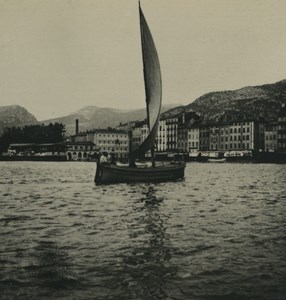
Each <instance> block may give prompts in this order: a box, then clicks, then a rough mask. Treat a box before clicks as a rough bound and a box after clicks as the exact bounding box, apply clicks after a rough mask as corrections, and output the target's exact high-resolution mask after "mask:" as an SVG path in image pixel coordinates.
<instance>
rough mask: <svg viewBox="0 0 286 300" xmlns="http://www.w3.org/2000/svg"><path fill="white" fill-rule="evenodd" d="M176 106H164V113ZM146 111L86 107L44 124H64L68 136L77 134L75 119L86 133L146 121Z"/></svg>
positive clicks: (46, 121)
mask: <svg viewBox="0 0 286 300" xmlns="http://www.w3.org/2000/svg"><path fill="white" fill-rule="evenodd" d="M175 106H176V105H174V104H170V105H163V106H162V111H163V112H164V111H167V110H169V109H171V108H173V107H175ZM145 118H146V109H145V108H142V109H136V110H123V109H114V108H109V107H97V106H86V107H84V108H82V109H80V110H78V111H76V112H74V113H72V114H70V115H68V116H65V117H60V118H56V119H50V120H45V121H42V122H41V123H43V124H49V123H55V122H58V123H63V124H65V126H66V131H67V135H69V134H74V133H75V119H78V120H79V130H80V131H85V130H87V129H92V128H107V127H116V126H118V125H119V124H120V123H126V122H129V121H136V120H144V119H145Z"/></svg>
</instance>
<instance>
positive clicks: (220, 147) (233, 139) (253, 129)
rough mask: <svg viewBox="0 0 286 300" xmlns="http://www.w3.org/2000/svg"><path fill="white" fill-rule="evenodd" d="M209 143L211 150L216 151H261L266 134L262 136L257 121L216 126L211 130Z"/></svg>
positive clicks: (211, 127) (212, 126)
mask: <svg viewBox="0 0 286 300" xmlns="http://www.w3.org/2000/svg"><path fill="white" fill-rule="evenodd" d="M263 128H264V127H263ZM261 136H262V137H263V138H261ZM261 139H263V142H260V141H261ZM209 143H210V146H209V150H214V151H242V150H259V148H260V147H261V145H263V144H264V132H263V135H261V132H260V124H259V123H257V122H255V121H242V122H233V123H227V124H216V125H211V126H210V128H209ZM200 150H202V149H200Z"/></svg>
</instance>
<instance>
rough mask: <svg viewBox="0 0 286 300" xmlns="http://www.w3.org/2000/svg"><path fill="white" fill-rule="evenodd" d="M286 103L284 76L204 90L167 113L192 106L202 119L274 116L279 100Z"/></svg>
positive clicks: (216, 119)
mask: <svg viewBox="0 0 286 300" xmlns="http://www.w3.org/2000/svg"><path fill="white" fill-rule="evenodd" d="M282 103H286V80H282V81H279V82H276V83H273V84H265V85H261V86H248V87H244V88H241V89H238V90H234V91H221V92H212V93H208V94H205V95H203V96H201V97H199V98H198V99H196V100H195V101H194V102H192V103H190V104H189V105H186V106H185V107H184V106H181V107H177V108H175V109H172V110H170V111H168V112H166V114H168V115H170V116H171V115H172V114H176V113H178V112H179V111H182V110H186V111H189V110H194V111H195V112H198V113H200V114H201V115H202V116H203V117H204V119H205V120H207V121H211V122H215V121H220V120H229V121H237V120H241V119H243V118H251V119H255V120H258V119H260V118H264V119H265V120H266V121H270V120H276V119H277V116H278V113H279V110H280V108H281V104H282Z"/></svg>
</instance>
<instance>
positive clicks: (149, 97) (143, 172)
mask: <svg viewBox="0 0 286 300" xmlns="http://www.w3.org/2000/svg"><path fill="white" fill-rule="evenodd" d="M139 18H140V30H141V45H142V57H143V72H144V83H145V93H146V108H147V123H148V127H149V135H148V136H147V137H146V139H145V140H144V141H143V142H142V143H141V144H140V145H139V146H138V147H137V148H135V149H132V142H131V141H132V132H130V133H129V165H128V166H122V165H121V166H117V165H111V164H110V165H108V164H106V165H102V164H101V165H99V164H97V171H96V176H95V182H96V183H97V184H104V183H117V182H126V183H128V182H155V181H156V182H162V181H174V180H178V179H181V178H183V177H184V173H185V167H186V165H185V163H184V162H180V163H174V164H168V165H167V164H166V165H161V166H156V164H155V153H154V152H155V149H154V145H155V139H156V136H157V131H158V124H159V118H160V112H161V102H162V81H161V70H160V64H159V58H158V54H157V50H156V47H155V44H154V41H153V38H152V35H151V32H150V30H149V27H148V25H147V22H146V20H145V17H144V15H143V12H142V9H141V7H140V2H139ZM149 150H151V157H152V165H151V167H148V166H147V167H146V166H143V167H142V166H136V164H135V159H136V158H138V157H140V156H143V155H144V154H145V153H146V152H147V151H149Z"/></svg>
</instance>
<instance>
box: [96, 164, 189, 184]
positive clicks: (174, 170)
mask: <svg viewBox="0 0 286 300" xmlns="http://www.w3.org/2000/svg"><path fill="white" fill-rule="evenodd" d="M185 166H186V165H185V163H184V162H180V163H178V164H169V165H165V166H156V167H143V168H142V167H129V166H125V167H122V166H116V165H103V168H102V174H101V176H100V177H99V178H98V179H97V180H96V183H99V184H102V183H105V184H106V183H120V182H121V183H129V182H166V181H176V180H178V179H180V178H183V177H184V171H185Z"/></svg>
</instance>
